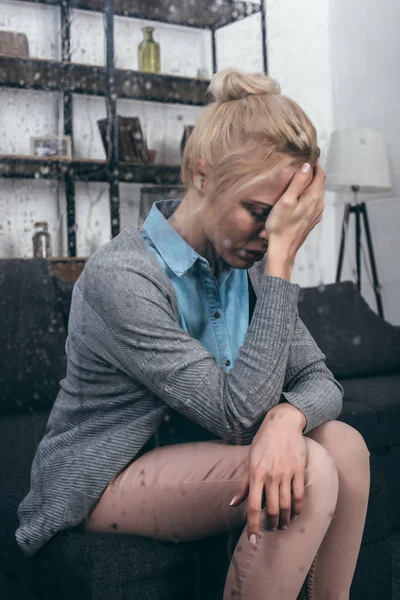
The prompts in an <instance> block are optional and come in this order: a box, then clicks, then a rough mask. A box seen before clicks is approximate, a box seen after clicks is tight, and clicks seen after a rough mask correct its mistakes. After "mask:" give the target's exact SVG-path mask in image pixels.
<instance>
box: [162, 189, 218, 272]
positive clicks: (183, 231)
mask: <svg viewBox="0 0 400 600" xmlns="http://www.w3.org/2000/svg"><path fill="white" fill-rule="evenodd" d="M168 223H169V224H170V225H171V227H173V228H174V229H175V231H176V232H177V233H179V235H180V236H181V237H182V238H183V239H184V240H185V242H186V243H187V244H189V246H191V247H192V248H193V249H194V250H196V252H197V253H198V254H200V256H203V257H204V258H205V259H206V260H207V261H208V263H209V265H210V269H211V273H212V274H213V275H214V277H218V276H219V275H220V273H221V272H222V270H223V269H224V266H225V263H224V261H223V260H222V258H221V257H220V256H219V254H217V252H216V250H215V248H214V246H213V245H212V243H211V242H210V240H209V239H208V238H207V236H206V234H205V232H204V228H203V205H202V203H201V200H199V198H198V197H197V196H196V193H195V192H194V191H189V192H188V193H187V194H186V196H185V197H184V198H183V200H182V202H181V203H180V204H179V206H178V208H177V209H176V210H175V212H174V213H173V214H172V215H171V216H170V218H169V219H168Z"/></svg>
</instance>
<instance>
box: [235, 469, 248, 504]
mask: <svg viewBox="0 0 400 600" xmlns="http://www.w3.org/2000/svg"><path fill="white" fill-rule="evenodd" d="M248 494H249V480H248V477H247V475H246V478H245V479H243V481H242V483H241V485H240V490H239V492H238V493H237V494H236V496H235V497H234V498H232V500H231V503H230V506H239V504H242V502H244V501H245V500H246V498H247V496H248Z"/></svg>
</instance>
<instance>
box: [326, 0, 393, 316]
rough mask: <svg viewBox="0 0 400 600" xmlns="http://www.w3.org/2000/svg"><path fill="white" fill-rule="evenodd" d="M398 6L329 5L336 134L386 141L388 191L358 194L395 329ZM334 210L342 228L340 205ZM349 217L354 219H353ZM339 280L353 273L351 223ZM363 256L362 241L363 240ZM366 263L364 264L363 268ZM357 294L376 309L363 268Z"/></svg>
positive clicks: (355, 1)
mask: <svg viewBox="0 0 400 600" xmlns="http://www.w3.org/2000/svg"><path fill="white" fill-rule="evenodd" d="M399 24H400V3H399V1H398V0H385V2H380V1H379V0H351V1H349V0H331V2H330V38H331V57H332V60H331V69H332V78H333V118H334V127H335V129H347V128H351V127H371V128H373V129H376V130H378V131H380V132H381V133H382V134H383V135H384V137H385V140H386V142H387V145H388V150H389V156H390V161H391V172H392V183H393V191H392V192H391V193H389V194H385V195H384V194H382V195H380V196H379V195H376V196H373V195H371V196H370V195H366V194H364V195H362V196H360V200H365V202H366V203H367V209H368V214H369V220H370V226H371V232H372V238H373V244H374V250H375V258H376V263H377V268H378V275H379V279H380V283H381V286H382V296H383V305H384V314H385V318H386V320H388V321H390V322H392V323H396V324H400V301H399V297H400V272H399V268H398V264H399V258H400V168H399V167H400V143H399V139H400V104H399V96H400V67H399V59H400V42H399V39H400V38H399ZM349 200H350V201H351V197H350V198H348V197H345V198H343V197H342V198H341V204H340V207H338V211H337V225H336V227H337V231H339V229H340V227H341V220H342V216H343V202H344V201H349ZM353 218H354V217H353ZM351 226H352V227H351V230H350V234H351V235H350V237H349V245H348V248H347V252H346V262H345V269H344V273H343V277H346V278H352V273H353V270H354V269H355V251H354V248H355V242H354V222H353V221H352V222H351ZM363 246H364V249H365V255H366V256H367V252H366V250H367V246H366V240H365V238H364V239H363ZM367 264H369V263H367ZM362 293H363V296H364V297H365V298H366V299H367V300H368V302H369V304H370V306H371V307H372V308H373V309H374V310H376V303H375V296H374V293H373V288H372V286H371V283H370V281H369V277H368V276H367V271H366V269H365V266H364V264H363V265H362Z"/></svg>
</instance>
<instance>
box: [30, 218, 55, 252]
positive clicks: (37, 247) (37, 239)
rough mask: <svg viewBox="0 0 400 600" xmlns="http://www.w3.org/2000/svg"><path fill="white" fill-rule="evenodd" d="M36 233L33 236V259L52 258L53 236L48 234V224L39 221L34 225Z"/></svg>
mask: <svg viewBox="0 0 400 600" xmlns="http://www.w3.org/2000/svg"><path fill="white" fill-rule="evenodd" d="M34 227H35V233H34V234H33V236H32V244H33V258H50V257H51V236H50V233H49V232H48V223H47V222H46V221H39V222H38V223H35V224H34Z"/></svg>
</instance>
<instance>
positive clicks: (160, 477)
mask: <svg viewBox="0 0 400 600" xmlns="http://www.w3.org/2000/svg"><path fill="white" fill-rule="evenodd" d="M307 448H308V458H307V466H306V472H305V477H306V482H305V483H306V487H305V506H304V509H303V511H302V513H301V514H300V516H299V517H298V519H297V520H296V521H293V522H292V523H291V524H290V526H289V528H288V530H286V531H280V530H278V531H276V532H270V531H268V532H267V531H265V512H264V511H263V516H264V518H263V519H262V523H261V524H260V525H261V529H260V535H259V536H258V542H257V545H256V546H253V545H252V544H250V542H249V541H248V539H247V533H246V531H244V532H243V533H242V536H241V538H240V540H239V542H238V544H237V546H236V549H235V552H234V555H233V557H232V561H231V565H230V568H229V572H228V576H227V581H226V586H225V592H224V599H225V600H228V599H229V600H231V598H234V597H237V598H238V597H240V598H242V600H261V599H262V600H266V599H268V600H295V599H296V597H297V595H298V593H299V591H300V588H301V586H302V583H303V581H304V579H305V577H306V575H307V572H308V570H309V568H310V565H311V563H312V561H313V559H314V557H315V555H316V553H317V550H318V548H319V546H320V544H321V541H322V540H323V538H324V536H325V534H326V531H327V529H328V527H329V524H330V522H331V519H332V515H333V512H334V510H335V506H336V500H337V492H338V477H337V471H336V468H335V465H334V463H333V460H332V458H331V457H330V455H329V454H328V452H327V451H326V450H324V448H322V446H320V445H319V444H318V443H317V442H315V441H313V440H310V439H308V438H307ZM248 452H249V446H229V445H226V444H222V443H219V442H200V443H193V444H181V445H177V446H166V447H163V448H158V449H156V450H152V451H151V452H148V453H147V454H145V455H143V456H142V457H140V458H139V459H138V460H137V461H135V462H133V463H132V464H131V465H129V466H128V467H127V468H126V469H125V470H124V471H123V472H122V473H121V474H119V475H118V476H117V477H115V478H114V479H113V480H111V482H110V484H109V485H108V486H107V488H106V489H105V491H104V493H103V494H102V496H101V498H100V499H99V501H98V503H97V504H96V505H95V507H94V508H93V510H92V511H91V513H90V515H89V516H88V517H87V519H86V522H85V529H86V530H87V531H104V532H120V533H131V534H136V535H142V536H145V537H152V538H156V539H160V540H166V541H176V542H178V541H188V540H195V539H200V538H205V537H209V536H212V535H216V534H219V533H223V532H229V531H232V530H233V529H238V528H240V527H243V526H244V525H245V523H246V516H247V502H244V503H243V504H242V505H241V506H239V507H236V508H231V507H230V506H229V503H230V501H231V499H232V498H233V496H234V495H235V494H236V493H237V491H238V488H239V485H240V480H241V476H242V473H243V469H244V465H245V461H246V458H247V455H248Z"/></svg>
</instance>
